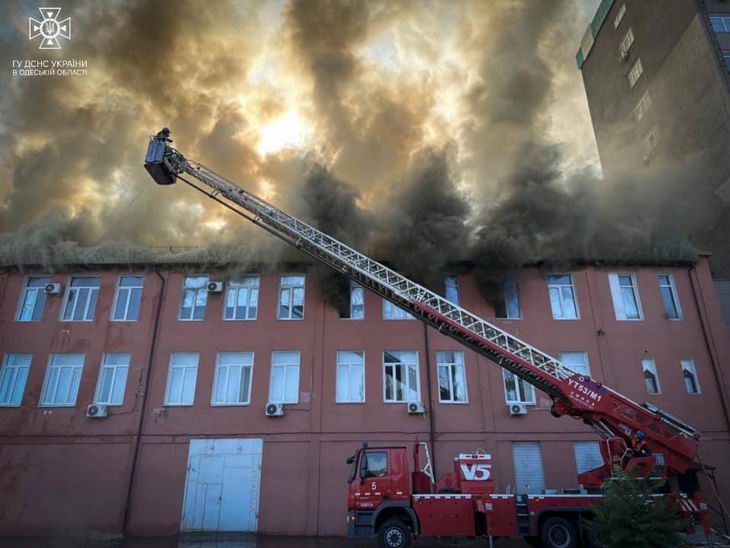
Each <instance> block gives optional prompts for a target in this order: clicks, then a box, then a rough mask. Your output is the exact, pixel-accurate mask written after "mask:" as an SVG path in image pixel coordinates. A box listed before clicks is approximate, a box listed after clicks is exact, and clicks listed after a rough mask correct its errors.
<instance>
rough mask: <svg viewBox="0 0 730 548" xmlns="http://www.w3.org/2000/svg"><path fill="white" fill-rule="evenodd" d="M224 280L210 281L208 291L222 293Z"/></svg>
mask: <svg viewBox="0 0 730 548" xmlns="http://www.w3.org/2000/svg"><path fill="white" fill-rule="evenodd" d="M222 291H223V282H208V293H221V292H222Z"/></svg>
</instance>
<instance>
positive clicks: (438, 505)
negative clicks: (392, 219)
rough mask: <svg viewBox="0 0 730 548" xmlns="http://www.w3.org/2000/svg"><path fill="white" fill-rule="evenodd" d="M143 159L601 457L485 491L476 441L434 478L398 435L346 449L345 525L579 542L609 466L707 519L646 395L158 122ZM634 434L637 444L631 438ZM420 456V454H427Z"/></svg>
mask: <svg viewBox="0 0 730 548" xmlns="http://www.w3.org/2000/svg"><path fill="white" fill-rule="evenodd" d="M144 165H145V168H146V169H147V171H148V172H149V173H150V175H151V176H152V178H153V179H154V180H155V182H156V183H158V184H160V185H170V184H173V183H175V182H177V181H178V180H179V181H182V182H184V183H186V184H188V185H189V186H191V187H193V188H194V189H196V190H197V191H199V192H202V193H203V194H205V195H207V196H209V197H210V198H211V199H213V200H215V201H217V202H219V203H221V204H222V205H224V206H226V207H228V208H229V209H231V210H232V211H234V212H236V213H238V214H239V215H241V216H242V217H244V218H246V219H248V220H250V221H251V222H253V223H254V224H256V225H257V226H259V227H261V228H263V229H264V230H267V231H268V232H270V233H271V234H273V235H275V236H276V237H278V238H280V239H281V240H283V241H285V242H287V243H289V244H291V245H292V246H294V247H296V248H297V249H299V250H301V251H302V252H304V253H307V254H308V255H310V256H312V257H314V258H315V259H317V260H319V261H321V262H323V263H325V264H327V265H329V266H330V267H331V268H333V269H334V270H336V271H337V272H339V273H340V274H342V275H344V276H347V277H348V278H350V279H352V280H354V281H356V282H357V283H359V284H360V285H362V286H364V287H367V288H368V289H370V290H371V291H373V292H375V293H376V294H377V295H379V296H380V297H382V298H384V299H387V300H389V301H391V302H392V303H394V304H395V305H397V306H399V307H400V308H403V309H405V310H406V311H408V312H410V313H411V314H412V315H414V316H415V317H417V318H419V319H420V320H422V321H423V322H425V323H427V324H428V325H430V326H432V327H434V328H435V329H438V330H439V331H440V332H441V333H443V334H445V335H447V336H449V337H451V338H453V339H455V340H457V341H459V342H460V343H461V344H463V345H465V346H467V347H469V348H471V349H473V350H474V351H476V352H478V353H479V354H481V355H482V356H485V357H487V358H489V359H490V360H491V361H493V362H494V363H495V364H497V365H498V366H499V367H502V368H503V369H506V370H507V371H510V372H511V373H513V374H514V375H516V376H518V377H520V378H522V379H524V380H525V381H527V382H529V383H530V384H532V385H533V386H535V387H536V388H538V389H539V390H541V391H543V392H544V393H546V394H547V395H548V396H549V397H550V398H551V399H552V407H551V412H552V414H553V415H554V416H555V417H561V416H564V415H567V416H570V417H573V418H575V419H578V420H581V421H583V423H584V424H586V425H587V426H589V427H591V428H593V430H595V432H596V433H597V434H598V436H599V437H600V439H601V442H600V450H601V456H602V457H603V464H602V465H601V466H599V467H598V468H595V469H594V470H589V471H587V472H584V473H582V474H580V475H579V476H578V481H579V483H580V484H581V485H582V486H583V489H582V490H573V491H570V490H564V491H562V492H557V493H549V494H548V493H545V494H527V493H495V492H494V488H493V481H492V465H491V457H490V456H489V455H488V454H485V453H480V452H475V453H469V454H461V455H458V456H456V457H455V458H454V469H453V471H452V472H449V473H448V474H446V475H445V476H444V477H443V478H441V479H440V480H439V481H438V482H435V481H434V478H433V475H432V473H431V466H430V462H428V461H429V459H428V458H425V461H426V462H425V464H424V465H423V466H422V467H421V466H420V464H419V459H420V447H421V446H420V445H419V446H417V447H416V448H415V449H414V451H413V455H414V465H413V468H412V469H410V468H409V466H408V451H407V448H405V447H379V448H375V447H372V448H370V447H367V446H363V447H362V448H360V449H358V450H357V451H356V453H355V454H354V455H353V456H352V457H351V458H350V459H349V461H350V465H351V472H350V477H349V492H348V517H347V523H348V537H350V538H353V539H361V538H373V537H375V536H377V537H378V539H379V541H380V544H381V545H382V546H386V547H389V548H405V547H407V546H408V544H409V543H410V539H411V537H412V536H413V535H421V536H431V535H435V536H477V535H485V536H489V537H495V536H512V535H523V536H524V537H525V538H527V539H529V540H538V539H539V540H540V542H541V543H542V544H543V545H544V546H549V547H555V548H571V547H573V546H577V545H579V544H581V543H584V541H585V540H586V539H585V535H584V534H583V532H582V527H581V523H582V521H581V520H580V519H578V518H579V517H581V516H589V515H590V506H591V505H592V504H594V503H596V502H597V500H599V498H600V496H601V495H600V494H599V493H598V490H599V489H600V487H601V485H602V484H603V482H605V481H606V480H608V479H610V478H611V477H612V474H613V470H614V467H615V466H619V467H621V468H623V469H625V470H632V471H637V472H638V474H640V475H647V474H650V473H651V474H655V475H658V476H661V477H662V478H665V479H666V480H667V482H666V485H667V491H666V492H665V493H660V494H658V495H657V496H666V497H671V498H672V500H673V501H674V502H675V503H676V505H677V507H678V508H679V509H680V510H681V511H682V512H683V513H684V514H685V515H686V517H687V523H688V527H692V526H693V525H694V524H702V525H703V526H704V527H705V531H706V532H707V531H708V528H709V523H708V516H707V506H706V504H705V503H704V502H703V499H702V495H701V493H700V490H699V484H698V478H697V475H698V472H699V471H700V469H701V466H700V464H699V461H698V460H697V449H698V444H699V432H698V431H697V430H695V429H694V428H692V427H691V426H690V425H688V424H686V423H684V422H683V421H682V420H680V419H678V418H676V417H674V416H672V415H670V414H669V413H667V412H666V411H664V410H662V409H660V408H658V407H656V406H654V405H652V404H649V403H642V404H639V403H636V402H634V401H632V400H631V399H630V398H627V397H626V396H623V395H621V394H619V393H618V392H616V391H614V390H612V389H610V388H609V387H607V386H604V385H603V384H602V383H600V382H598V381H596V380H595V379H592V378H591V377H590V376H588V375H581V374H578V373H575V372H574V371H572V370H571V369H570V368H568V367H567V366H566V365H565V364H563V363H561V362H560V361H559V360H557V359H555V358H554V357H552V356H550V355H548V354H546V353H545V352H542V351H541V350H539V349H538V348H535V347H534V346H532V345H530V344H528V343H526V342H525V341H522V340H520V339H518V338H517V337H514V336H513V335H511V334H509V333H507V332H506V331H504V330H502V329H500V328H499V327H497V326H495V325H492V324H491V323H489V322H487V321H486V320H484V319H482V318H480V317H478V316H477V315H475V314H473V313H471V312H469V311H468V310H466V309H464V308H462V307H460V306H459V305H457V304H454V303H452V302H450V301H448V300H446V299H445V298H443V297H442V296H440V295H438V294H436V293H434V292H432V291H430V290H429V289H427V288H425V287H423V286H421V285H419V284H417V283H415V282H413V281H411V280H409V279H408V278H406V277H404V276H402V275H400V274H398V273H397V272H395V271H393V270H391V269H390V268H388V267H386V266H385V265H383V264H381V263H379V262H377V261H374V260H373V259H371V258H369V257H367V256H366V255H363V254H362V253H360V252H358V251H356V250H355V249H353V248H351V247H349V246H348V245H346V244H344V243H342V242H340V241H339V240H337V239H335V238H333V237H331V236H329V235H327V234H325V233H323V232H321V231H319V230H317V229H316V228H314V227H313V226H311V225H309V224H307V223H305V222H303V221H301V220H300V219H297V218H296V217H293V216H292V215H289V214H287V213H285V212H284V211H282V210H280V209H278V208H276V207H275V206H273V205H271V204H270V203H268V202H266V201H264V200H262V199H261V198H259V197H257V196H255V195H254V194H252V193H251V192H248V191H247V190H244V189H242V188H240V187H239V186H237V185H235V184H234V183H232V182H231V181H228V180H227V179H225V178H224V177H222V176H220V175H218V174H217V173H215V172H214V171H213V170H211V169H209V168H207V167H205V166H203V165H202V164H199V163H197V162H194V161H192V160H189V159H187V158H185V156H183V155H182V154H181V153H180V152H179V151H177V150H175V149H174V148H173V147H172V140H171V139H170V131H169V130H168V129H167V128H164V129H163V130H162V131H160V132H159V133H157V134H156V135H154V136H153V137H151V138H150V141H149V145H148V148H147V156H146V157H145V164H144ZM637 438H643V440H642V442H641V445H642V447H641V450H638V449H639V448H638V447H637V446H636V444H634V443H633V442H634V440H636V439H637ZM426 457H427V455H426Z"/></svg>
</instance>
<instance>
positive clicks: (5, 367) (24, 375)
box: [0, 352, 33, 407]
mask: <svg viewBox="0 0 730 548" xmlns="http://www.w3.org/2000/svg"><path fill="white" fill-rule="evenodd" d="M11 356H12V357H22V358H27V360H28V364H27V365H26V364H18V363H13V364H11V363H10V358H11ZM32 363H33V354H28V353H25V352H8V353H6V354H5V356H4V357H3V364H2V367H0V389H1V388H2V387H3V385H4V384H5V382H6V378H7V377H8V376H11V377H10V380H7V383H8V385H9V386H8V392H7V396H8V397H7V398H6V399H5V400H0V407H20V406H21V405H22V404H23V397H24V396H25V386H26V384H27V383H28V375H29V373H30V366H31V365H32ZM21 379H22V380H21ZM19 385H21V386H20V399H19V400H18V401H17V402H16V403H14V402H13V394H15V393H16V392H17V391H18V386H19ZM0 397H2V392H0Z"/></svg>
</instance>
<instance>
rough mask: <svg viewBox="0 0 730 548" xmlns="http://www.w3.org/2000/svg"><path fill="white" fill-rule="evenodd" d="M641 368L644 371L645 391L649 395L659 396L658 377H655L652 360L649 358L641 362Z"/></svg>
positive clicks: (654, 367)
mask: <svg viewBox="0 0 730 548" xmlns="http://www.w3.org/2000/svg"><path fill="white" fill-rule="evenodd" d="M641 368H642V369H643V371H644V382H645V383H646V391H647V392H648V393H649V394H659V391H660V390H659V377H658V376H657V372H656V364H655V363H654V360H652V359H650V358H646V359H643V360H641Z"/></svg>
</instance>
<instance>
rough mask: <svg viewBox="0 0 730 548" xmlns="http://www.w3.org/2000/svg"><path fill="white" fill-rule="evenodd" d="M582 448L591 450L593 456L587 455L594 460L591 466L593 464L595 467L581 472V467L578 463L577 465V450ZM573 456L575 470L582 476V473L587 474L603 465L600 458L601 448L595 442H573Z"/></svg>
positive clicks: (578, 451)
mask: <svg viewBox="0 0 730 548" xmlns="http://www.w3.org/2000/svg"><path fill="white" fill-rule="evenodd" d="M583 447H586V448H589V447H590V448H592V449H593V451H591V452H593V453H594V454H593V455H589V457H592V458H595V462H594V463H592V464H595V465H596V466H593V467H590V468H586V469H584V470H581V466H580V465H579V464H580V463H579V460H578V457H579V453H580V452H581V451H580V449H579V448H583ZM573 455H574V456H575V470H576V472H578V473H579V474H582V473H583V472H588V471H589V470H595V469H596V468H598V467H599V466H601V465H602V464H603V457H602V456H601V448H600V446H599V445H598V442H597V441H574V442H573Z"/></svg>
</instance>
